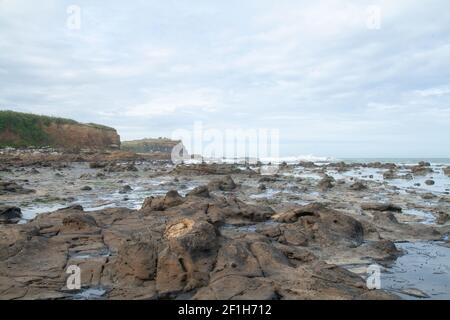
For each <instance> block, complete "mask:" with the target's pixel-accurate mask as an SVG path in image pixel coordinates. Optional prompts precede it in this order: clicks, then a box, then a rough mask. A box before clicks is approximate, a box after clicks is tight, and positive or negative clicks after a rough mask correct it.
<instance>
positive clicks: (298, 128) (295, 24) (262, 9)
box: [0, 0, 450, 157]
mask: <svg viewBox="0 0 450 320" xmlns="http://www.w3.org/2000/svg"><path fill="white" fill-rule="evenodd" d="M70 5H76V6H79V8H81V20H80V21H81V25H80V26H81V28H80V29H79V30H78V29H75V30H74V29H72V28H69V27H68V25H67V19H68V18H69V16H70V14H68V13H67V8H68V6H70ZM370 6H377V7H378V8H380V9H381V21H380V28H379V29H378V28H376V26H375V27H374V25H373V24H370V21H371V20H368V12H370V10H369V11H368V8H370ZM372 8H373V7H372ZM368 22H369V24H368ZM0 107H1V108H2V109H12V110H17V111H25V112H34V113H39V114H49V115H56V116H63V117H69V118H73V119H75V120H78V121H81V122H97V123H102V124H106V125H110V126H113V127H115V128H116V129H117V130H118V131H119V134H120V135H121V136H122V140H129V139H136V138H143V137H158V136H169V137H170V136H171V133H172V132H173V131H175V130H177V129H180V128H185V129H190V128H192V126H193V124H194V122H195V121H202V122H203V124H204V126H205V127H211V128H219V129H227V128H230V127H243V128H278V129H280V139H281V143H282V148H281V153H282V155H285V156H294V155H300V154H315V155H321V156H335V157H450V6H449V3H448V0H430V1H423V0H422V1H419V0H409V1H406V0H395V1H376V0H373V1H333V0H329V1H317V0H316V1H300V0H293V1H286V0H282V1H272V0H270V1H269V0H267V1H266V0H240V1H237V0H227V1H219V0H203V1H202V0H189V1H173V0H172V1H170V0H169V1H167V0H165V1H161V0H160V1H108V2H106V1H76V0H75V1H61V0H54V1H52V0H40V1H39V0H37V1H32V2H31V1H25V0H0Z"/></svg>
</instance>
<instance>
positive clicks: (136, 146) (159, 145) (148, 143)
mask: <svg viewBox="0 0 450 320" xmlns="http://www.w3.org/2000/svg"><path fill="white" fill-rule="evenodd" d="M179 143H181V141H177V140H170V139H167V138H159V139H142V140H134V141H124V142H123V143H122V146H121V149H122V150H125V151H131V152H136V153H167V154H170V153H171V152H172V149H173V147H175V146H176V145H177V144H179Z"/></svg>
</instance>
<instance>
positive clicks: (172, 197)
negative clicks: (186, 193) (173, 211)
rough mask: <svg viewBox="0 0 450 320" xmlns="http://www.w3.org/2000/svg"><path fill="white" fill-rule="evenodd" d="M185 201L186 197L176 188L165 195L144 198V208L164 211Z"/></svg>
mask: <svg viewBox="0 0 450 320" xmlns="http://www.w3.org/2000/svg"><path fill="white" fill-rule="evenodd" d="M183 202H184V198H183V197H182V196H181V195H180V194H179V193H178V191H176V190H171V191H169V192H167V194H166V195H165V196H164V197H149V198H146V199H145V200H144V204H143V205H142V209H149V210H152V211H164V210H166V209H168V208H172V207H176V206H178V205H180V204H182V203H183Z"/></svg>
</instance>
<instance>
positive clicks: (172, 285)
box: [156, 219, 218, 296]
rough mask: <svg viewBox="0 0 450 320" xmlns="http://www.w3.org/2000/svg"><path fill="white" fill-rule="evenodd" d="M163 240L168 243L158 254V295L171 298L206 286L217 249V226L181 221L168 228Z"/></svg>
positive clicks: (188, 220) (186, 220) (202, 222)
mask: <svg viewBox="0 0 450 320" xmlns="http://www.w3.org/2000/svg"><path fill="white" fill-rule="evenodd" d="M164 238H165V240H166V241H167V242H168V244H167V246H166V248H164V249H163V250H162V251H161V252H160V254H159V257H158V267H157V275H156V288H157V290H158V292H159V294H160V295H162V296H171V295H174V294H178V293H180V292H188V291H191V290H193V289H196V288H199V287H203V286H205V285H207V283H208V282H209V274H210V272H211V271H212V269H213V267H214V264H215V261H216V256H217V250H218V238H217V232H216V229H215V228H214V226H213V225H211V224H209V223H207V222H205V221H195V220H192V219H182V220H179V221H176V222H173V223H171V224H169V225H168V226H167V228H166V230H165V232H164Z"/></svg>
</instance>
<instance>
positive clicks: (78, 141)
mask: <svg viewBox="0 0 450 320" xmlns="http://www.w3.org/2000/svg"><path fill="white" fill-rule="evenodd" d="M43 129H44V131H45V132H46V133H47V134H48V135H49V137H50V139H51V140H52V142H53V145H54V146H55V147H61V148H89V149H118V148H119V147H120V136H119V135H118V134H117V131H116V130H114V129H111V128H103V127H96V126H93V125H86V124H56V123H52V124H50V125H49V126H45V127H44V128H43Z"/></svg>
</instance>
